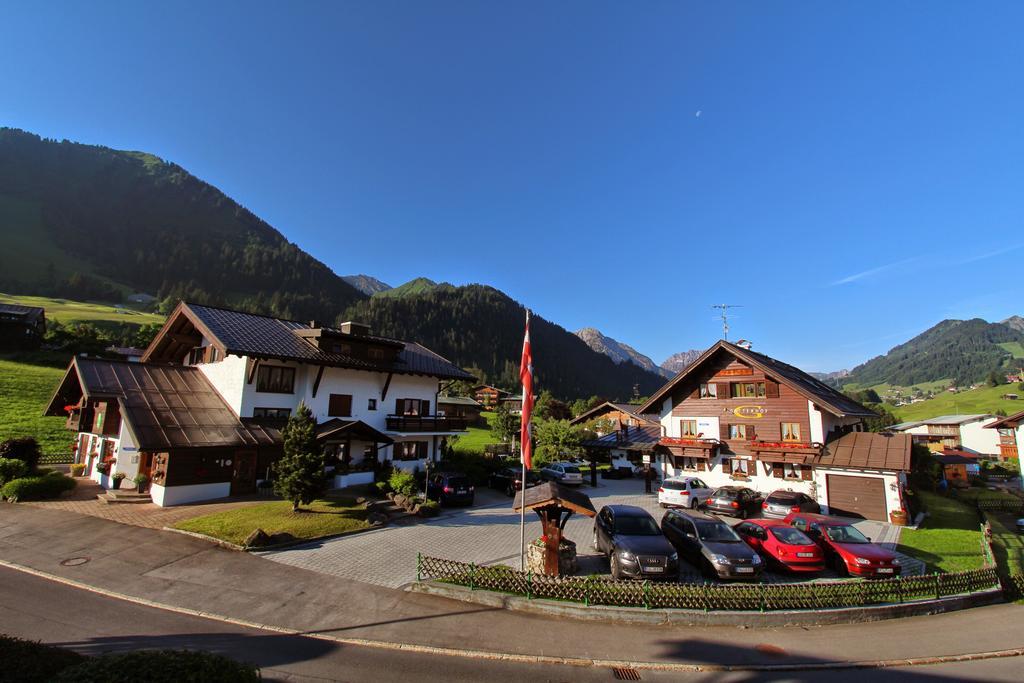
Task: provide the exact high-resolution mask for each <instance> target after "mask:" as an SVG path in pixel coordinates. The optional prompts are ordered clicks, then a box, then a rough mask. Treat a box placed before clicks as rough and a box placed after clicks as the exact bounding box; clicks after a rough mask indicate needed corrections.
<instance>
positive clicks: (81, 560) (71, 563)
mask: <svg viewBox="0 0 1024 683" xmlns="http://www.w3.org/2000/svg"><path fill="white" fill-rule="evenodd" d="M90 559H92V558H89V557H69V558H68V559H66V560H61V561H60V566H62V567H77V566H79V565H82V564H85V563H86V562H88V561H89V560H90Z"/></svg>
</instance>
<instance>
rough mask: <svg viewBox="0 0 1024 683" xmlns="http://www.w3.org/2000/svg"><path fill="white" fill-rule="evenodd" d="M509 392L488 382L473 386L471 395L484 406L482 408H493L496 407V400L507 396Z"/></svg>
mask: <svg viewBox="0 0 1024 683" xmlns="http://www.w3.org/2000/svg"><path fill="white" fill-rule="evenodd" d="M509 393H510V392H507V391H505V390H504V389H499V388H498V387H492V386H491V385H490V384H481V385H479V386H475V387H473V397H474V398H475V399H476V400H477V402H479V403H480V405H482V406H483V407H484V410H494V409H495V408H497V407H498V401H500V400H501V399H503V398H504V397H506V396H508V395H509Z"/></svg>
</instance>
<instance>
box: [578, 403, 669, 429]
mask: <svg viewBox="0 0 1024 683" xmlns="http://www.w3.org/2000/svg"><path fill="white" fill-rule="evenodd" d="M639 408H640V406H636V405H633V404H631V403H612V402H611V401H605V402H604V403H602V404H600V405H597V406H594V407H593V408H591V409H590V410H588V411H587V412H585V413H581V414H580V415H579V416H577V417H574V418H573V419H572V420H571V422H570V424H574V425H582V424H586V423H588V422H593V421H594V420H608V421H609V422H610V423H611V424H613V425H614V426H615V428H616V429H621V428H622V427H623V426H626V427H639V426H641V425H655V426H656V425H658V424H660V420H659V416H658V415H645V414H643V413H641V412H640V411H639V410H638V409H639ZM605 433H609V432H607V431H599V432H598V434H599V435H600V434H605Z"/></svg>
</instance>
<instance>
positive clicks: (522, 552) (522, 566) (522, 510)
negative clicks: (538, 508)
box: [519, 444, 526, 572]
mask: <svg viewBox="0 0 1024 683" xmlns="http://www.w3.org/2000/svg"><path fill="white" fill-rule="evenodd" d="M519 447H520V451H519V460H520V462H521V463H522V466H523V474H522V476H521V477H520V479H519V490H520V491H522V498H521V499H520V501H519V571H521V572H525V571H526V458H524V457H523V454H522V450H521V449H522V444H520V446H519Z"/></svg>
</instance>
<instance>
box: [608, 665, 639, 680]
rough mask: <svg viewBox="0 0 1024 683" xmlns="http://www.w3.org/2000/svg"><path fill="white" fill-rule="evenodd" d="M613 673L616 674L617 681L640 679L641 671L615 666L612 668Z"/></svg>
mask: <svg viewBox="0 0 1024 683" xmlns="http://www.w3.org/2000/svg"><path fill="white" fill-rule="evenodd" d="M612 673H613V674H615V680H617V681H639V680H640V672H639V671H637V670H636V669H628V668H625V667H621V666H619V667H615V668H614V669H612Z"/></svg>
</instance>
